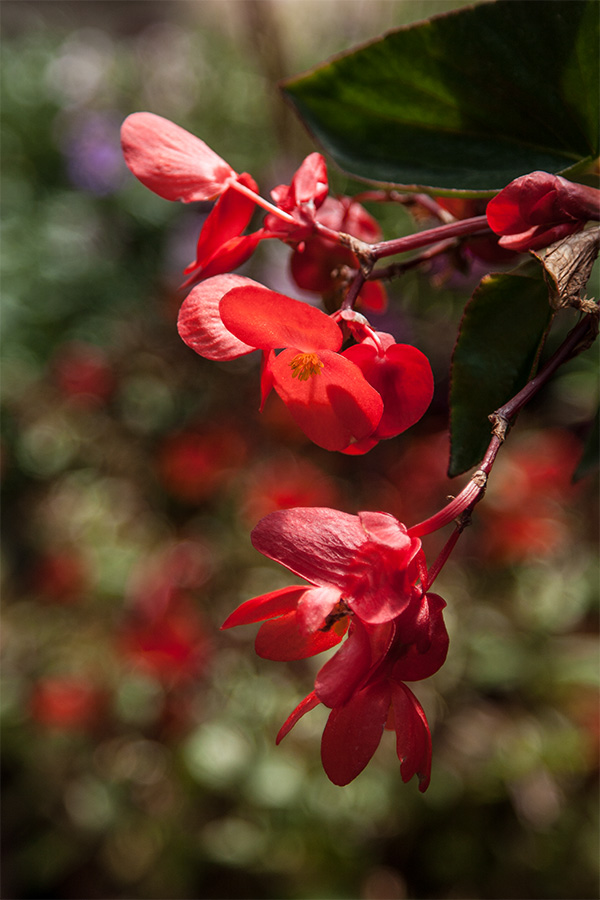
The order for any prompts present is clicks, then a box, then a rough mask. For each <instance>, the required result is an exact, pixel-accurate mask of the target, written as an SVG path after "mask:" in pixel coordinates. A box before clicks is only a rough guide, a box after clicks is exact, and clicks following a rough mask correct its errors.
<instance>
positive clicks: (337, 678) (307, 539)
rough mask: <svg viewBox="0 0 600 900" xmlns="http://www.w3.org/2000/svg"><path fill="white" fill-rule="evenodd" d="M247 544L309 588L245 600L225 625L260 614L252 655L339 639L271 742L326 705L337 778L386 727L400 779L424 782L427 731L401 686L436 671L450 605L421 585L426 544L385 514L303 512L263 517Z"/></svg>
mask: <svg viewBox="0 0 600 900" xmlns="http://www.w3.org/2000/svg"><path fill="white" fill-rule="evenodd" d="M252 542H253V544H254V546H255V547H256V549H257V550H259V551H260V552H261V553H263V554H264V555H265V556H267V557H269V558H270V559H273V560H276V561H277V562H279V563H282V564H283V565H284V566H286V568H288V569H289V570H290V571H291V572H293V573H294V574H296V575H299V576H300V577H302V578H304V579H306V580H307V581H308V582H309V584H308V585H299V586H296V585H293V586H291V587H285V588H281V589H280V590H276V591H273V592H271V593H268V594H263V595H261V596H260V597H254V598H253V599H251V600H247V601H246V602H245V603H242V605H241V606H239V607H238V608H237V609H236V610H235V611H234V612H232V613H231V615H230V616H229V617H228V618H227V620H226V621H225V623H224V624H223V628H231V627H233V626H236V625H248V624H251V623H254V622H262V623H263V624H262V625H261V627H260V630H259V631H258V634H257V637H256V652H257V653H258V655H259V656H262V657H264V658H266V659H273V660H296V659H304V658H306V657H310V656H314V655H315V654H317V653H321V652H322V651H324V650H328V649H330V648H331V647H334V646H336V645H337V644H340V643H342V641H343V643H342V646H341V647H340V649H339V650H338V651H337V652H336V654H335V655H334V656H332V657H331V658H330V659H329V660H328V661H327V662H326V663H325V664H324V665H323V666H322V668H321V669H320V671H319V672H318V674H317V677H316V680H315V686H314V690H313V691H312V692H311V693H310V694H309V695H308V696H307V697H305V699H304V700H303V701H302V702H301V703H300V704H299V706H298V707H297V708H296V709H295V710H294V711H293V712H292V714H291V715H290V717H289V718H288V719H287V721H286V722H285V723H284V725H283V726H282V728H281V730H280V732H279V735H278V737H277V741H278V742H279V741H280V740H281V739H282V738H283V737H284V736H285V735H286V734H287V733H288V732H289V731H290V729H291V728H292V727H293V726H294V725H295V723H296V722H297V721H298V719H300V718H301V716H303V715H304V714H305V713H306V712H308V711H309V710H311V709H313V708H314V707H316V706H318V705H319V704H323V705H324V706H326V707H328V708H329V709H330V710H331V712H330V714H329V718H328V720H327V725H326V726H325V730H324V732H323V739H322V744H321V756H322V761H323V767H324V769H325V772H326V773H327V776H328V777H329V778H330V780H331V781H332V782H333V783H334V784H338V785H344V784H348V782H350V781H352V780H353V779H354V778H356V776H357V775H358V774H359V773H360V772H361V771H362V770H363V769H364V768H365V766H366V765H367V763H368V762H369V760H370V759H371V757H372V756H373V754H374V752H375V750H376V749H377V747H378V745H379V742H380V740H381V737H382V734H383V731H384V728H388V729H393V730H394V731H395V733H396V746H397V753H398V758H399V760H400V763H401V767H400V771H401V775H402V778H403V780H404V781H409V780H410V779H411V778H412V777H413V775H417V776H418V778H419V787H420V790H421V791H424V790H426V788H427V786H428V784H429V778H430V771H431V735H430V732H429V726H428V724H427V719H426V718H425V713H424V712H423V709H422V707H421V705H420V703H419V701H418V700H417V698H416V697H415V695H414V694H413V692H412V691H411V690H410V688H409V687H408V686H407V684H406V682H407V681H409V682H412V681H420V680H422V679H424V678H428V677H429V676H430V675H433V674H434V673H435V672H437V670H438V669H439V668H440V666H441V665H442V664H443V662H444V660H445V658H446V653H447V649H448V635H447V632H446V628H445V625H444V620H443V615H442V612H443V609H444V606H445V603H444V601H443V600H442V599H441V597H439V596H438V595H437V594H432V593H428V592H427V583H428V579H427V569H426V566H425V557H424V553H423V550H422V548H421V541H420V540H419V539H418V538H417V537H413V536H411V534H410V532H409V531H407V529H406V527H405V526H404V525H402V523H400V522H398V520H397V519H395V518H394V517H393V516H391V515H389V514H388V513H380V512H361V513H359V514H358V515H357V516H355V515H350V514H348V513H343V512H339V511H337V510H334V509H326V508H312V509H303V508H300V509H287V510H279V511H277V512H273V513H270V514H269V515H268V516H266V517H265V518H264V519H262V520H261V521H260V522H259V523H258V525H257V526H256V528H255V529H254V530H253V532H252ZM344 639H345V640H344Z"/></svg>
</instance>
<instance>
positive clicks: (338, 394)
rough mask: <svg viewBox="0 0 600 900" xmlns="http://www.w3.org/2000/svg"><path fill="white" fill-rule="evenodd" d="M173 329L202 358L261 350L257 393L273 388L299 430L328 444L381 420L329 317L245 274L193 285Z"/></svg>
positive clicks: (378, 403)
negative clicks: (261, 368) (342, 352)
mask: <svg viewBox="0 0 600 900" xmlns="http://www.w3.org/2000/svg"><path fill="white" fill-rule="evenodd" d="M178 330H179V334H180V336H181V338H182V339H183V340H184V341H185V343H186V344H188V346H190V347H191V348H192V349H193V350H195V351H196V353H199V354H200V355H201V356H204V357H206V358H207V359H218V360H227V359H235V358H236V357H238V356H242V355H244V354H246V353H250V352H251V351H252V350H255V349H260V350H262V351H263V352H264V353H265V354H266V356H265V360H266V362H265V366H264V371H263V398H264V397H266V395H267V394H268V392H269V390H270V389H271V387H273V388H275V390H276V391H277V393H278V394H279V396H280V397H281V398H282V400H283V401H284V403H285V404H286V406H287V407H288V409H289V411H290V413H291V414H292V417H293V418H294V420H295V421H296V423H297V424H298V425H299V426H300V428H302V430H303V431H304V432H305V434H307V435H308V437H309V438H310V439H311V440H313V441H314V442H315V443H316V444H319V446H321V447H324V448H325V449H327V450H343V449H344V448H345V447H346V446H348V444H349V443H351V442H352V441H358V440H361V439H362V438H364V437H366V436H367V435H369V434H370V433H371V432H372V431H373V429H374V428H375V427H376V425H377V424H378V422H379V420H380V419H381V415H382V412H383V402H382V400H381V397H380V396H379V394H378V393H377V391H376V390H375V389H374V388H372V387H371V385H370V384H369V383H368V382H367V380H366V379H365V378H364V376H363V375H362V372H361V371H360V369H359V368H358V367H357V366H355V365H354V363H352V362H351V361H350V360H348V359H346V358H345V357H344V356H342V355H340V354H339V353H338V351H339V349H340V347H341V345H342V340H343V336H342V332H341V330H340V328H339V327H338V325H337V324H336V323H335V322H334V321H333V319H331V318H330V317H329V316H327V315H325V313H323V312H321V311H320V310H318V309H316V308H315V307H312V306H309V305H308V304H306V303H302V302H300V301H298V300H292V299H291V298H290V297H285V296H284V295H283V294H277V293H275V292H274V291H269V290H267V288H264V287H263V286H262V285H260V284H257V283H256V282H254V281H252V280H251V279H249V278H243V277H241V276H236V275H220V276H215V277H214V278H211V279H209V280H207V281H205V282H203V283H202V284H200V285H198V287H196V288H194V289H193V290H192V291H191V293H190V294H189V295H188V297H187V298H186V299H185V301H184V303H183V305H182V307H181V310H180V313H179V320H178ZM281 348H283V349H282V352H281V353H279V355H277V356H276V355H275V353H274V352H273V351H274V350H276V349H281Z"/></svg>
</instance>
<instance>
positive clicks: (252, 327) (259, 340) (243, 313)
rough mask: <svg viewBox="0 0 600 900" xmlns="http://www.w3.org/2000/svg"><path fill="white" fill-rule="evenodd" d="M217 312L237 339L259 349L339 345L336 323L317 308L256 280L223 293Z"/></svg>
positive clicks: (304, 349)
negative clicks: (257, 282)
mask: <svg viewBox="0 0 600 900" xmlns="http://www.w3.org/2000/svg"><path fill="white" fill-rule="evenodd" d="M221 316H222V318H223V321H224V322H225V324H226V326H227V328H228V329H229V330H230V331H231V332H232V333H233V334H235V335H236V336H237V337H238V338H239V339H240V340H241V341H245V342H246V343H248V344H252V346H254V347H260V348H261V350H277V349H280V348H282V347H297V348H298V350H302V351H312V350H318V349H320V348H324V349H327V350H338V349H339V348H340V347H341V345H342V339H343V338H342V332H341V331H340V329H339V327H338V326H337V325H336V323H335V322H334V321H333V319H331V318H330V317H329V316H327V315H325V313H324V312H321V310H320V309H317V308H316V307H314V306H309V305H308V303H302V302H301V301H300V300H292V298H291V297H286V296H285V295H284V294H277V293H276V292H275V291H269V290H268V289H267V288H265V287H262V286H261V285H257V284H254V285H253V286H251V287H250V286H249V287H243V288H236V289H234V290H232V291H230V292H229V293H228V294H226V295H225V296H224V297H223V299H222V301H221Z"/></svg>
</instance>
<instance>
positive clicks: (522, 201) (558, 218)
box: [486, 172, 600, 252]
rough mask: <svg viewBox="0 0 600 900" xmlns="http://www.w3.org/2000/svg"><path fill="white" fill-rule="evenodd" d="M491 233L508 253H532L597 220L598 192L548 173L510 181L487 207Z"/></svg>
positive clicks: (599, 194)
mask: <svg viewBox="0 0 600 900" xmlns="http://www.w3.org/2000/svg"><path fill="white" fill-rule="evenodd" d="M486 215H487V219H488V223H489V226H490V228H491V229H492V231H494V232H495V233H496V234H499V235H501V237H500V240H499V241H498V243H499V244H500V246H501V247H505V248H506V249H508V250H517V251H520V252H521V251H524V250H536V249H538V248H540V247H546V246H547V245H548V244H551V243H553V242H554V241H558V240H560V239H561V238H564V237H567V235H569V234H573V233H574V232H575V231H580V230H581V229H582V228H583V226H584V225H585V223H586V222H588V221H589V220H590V219H595V220H598V219H600V191H598V190H597V189H596V188H592V187H588V186H587V185H583V184H575V183H574V182H572V181H567V179H566V178H561V177H560V175H551V174H549V173H548V172H531V173H530V174H529V175H522V176H521V177H520V178H517V179H515V181H511V183H510V184H509V185H507V187H505V188H504V189H503V190H502V191H500V193H498V194H496V196H495V197H493V198H492V199H491V200H490V202H489V203H488V205H487V209H486Z"/></svg>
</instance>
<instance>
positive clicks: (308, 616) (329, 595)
mask: <svg viewBox="0 0 600 900" xmlns="http://www.w3.org/2000/svg"><path fill="white" fill-rule="evenodd" d="M340 597H341V593H340V589H339V588H336V587H314V588H309V589H308V590H307V591H305V593H304V595H303V596H302V597H301V598H300V600H299V602H298V609H297V618H298V628H299V629H300V631H301V632H302V633H303V634H312V633H313V632H315V631H317V629H319V628H323V627H324V625H325V619H326V618H327V616H328V615H329V613H330V612H331V611H332V609H333V607H334V606H335V605H336V603H339V600H340Z"/></svg>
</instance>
